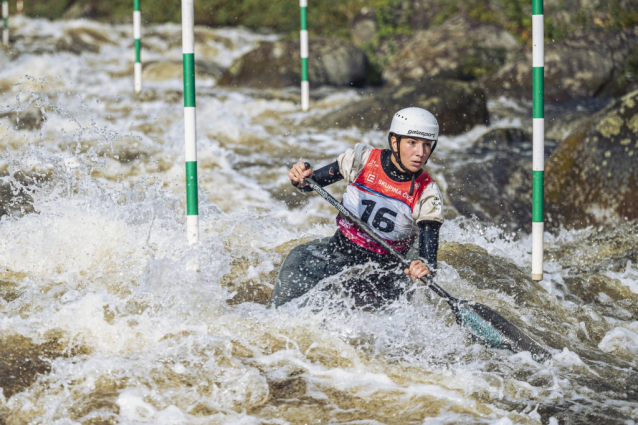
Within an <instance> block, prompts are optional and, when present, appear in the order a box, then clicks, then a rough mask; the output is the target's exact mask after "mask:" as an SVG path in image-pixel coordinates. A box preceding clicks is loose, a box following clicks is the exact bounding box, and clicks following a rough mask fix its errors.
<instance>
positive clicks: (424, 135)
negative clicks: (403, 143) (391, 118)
mask: <svg viewBox="0 0 638 425" xmlns="http://www.w3.org/2000/svg"><path fill="white" fill-rule="evenodd" d="M410 134H418V135H419V136H423V137H434V133H426V132H423V131H419V130H408V136H409V135H410Z"/></svg>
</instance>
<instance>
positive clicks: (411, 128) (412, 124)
mask: <svg viewBox="0 0 638 425" xmlns="http://www.w3.org/2000/svg"><path fill="white" fill-rule="evenodd" d="M393 133H394V134H396V135H397V136H413V137H419V138H421V139H427V140H434V141H436V140H439V123H438V121H437V120H436V118H435V117H434V115H432V114H431V113H430V112H428V111H426V110H425V109H423V108H405V109H401V110H400V111H399V112H397V113H396V114H394V117H393V118H392V124H391V125H390V134H393Z"/></svg>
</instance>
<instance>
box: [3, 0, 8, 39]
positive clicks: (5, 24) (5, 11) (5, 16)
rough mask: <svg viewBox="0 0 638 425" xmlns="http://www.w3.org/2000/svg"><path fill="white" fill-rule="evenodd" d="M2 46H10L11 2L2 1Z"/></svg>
mask: <svg viewBox="0 0 638 425" xmlns="http://www.w3.org/2000/svg"><path fill="white" fill-rule="evenodd" d="M2 44H4V45H5V46H8V45H9V0H2Z"/></svg>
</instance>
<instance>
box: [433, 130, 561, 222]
mask: <svg viewBox="0 0 638 425" xmlns="http://www.w3.org/2000/svg"><path fill="white" fill-rule="evenodd" d="M555 146H556V144H555V143H554V142H551V141H547V142H546V144H545V148H546V152H545V155H546V156H549V154H550V153H551V151H552V150H553V148H555ZM437 164H438V165H441V166H442V170H443V171H442V174H443V176H444V177H445V181H446V183H447V194H448V196H449V199H450V201H451V202H452V205H453V206H454V207H455V208H456V209H457V211H458V212H459V213H461V214H462V215H464V216H467V217H471V216H476V217H477V218H479V219H480V220H483V221H487V222H490V223H493V224H497V225H499V226H505V227H506V228H507V229H509V230H512V231H514V230H520V229H523V230H526V231H530V230H531V226H532V140H531V136H530V135H529V134H527V133H525V132H523V131H522V130H520V129H517V128H497V129H493V130H490V131H488V132H487V133H485V134H484V135H482V136H481V137H480V138H479V139H478V140H477V141H476V142H474V144H473V145H472V146H471V147H470V148H469V149H466V150H463V151H459V152H458V153H457V154H455V155H454V156H453V157H448V158H446V159H442V160H437Z"/></svg>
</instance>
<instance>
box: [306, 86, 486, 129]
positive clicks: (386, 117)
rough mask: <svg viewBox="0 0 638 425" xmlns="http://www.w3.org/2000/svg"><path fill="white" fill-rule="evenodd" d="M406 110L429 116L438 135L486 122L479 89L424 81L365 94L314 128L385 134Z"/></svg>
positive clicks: (322, 118)
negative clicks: (433, 118) (421, 110)
mask: <svg viewBox="0 0 638 425" xmlns="http://www.w3.org/2000/svg"><path fill="white" fill-rule="evenodd" d="M409 106H417V107H421V108H425V109H427V110H428V111H430V112H432V113H433V114H434V115H435V116H436V118H437V120H438V121H439V127H440V133H441V134H460V133H463V132H465V131H468V130H470V129H471V128H472V127H474V126H475V125H478V124H487V123H488V122H489V115H488V112H487V106H486V103H485V95H484V94H483V91H482V90H481V89H480V88H478V87H476V86H475V85H472V84H471V83H466V82H463V81H455V80H445V79H428V80H423V81H411V82H408V83H405V84H403V85H401V86H399V87H386V88H383V89H380V90H376V91H373V92H368V93H366V94H365V95H364V97H363V99H361V100H359V101H356V102H353V103H350V104H347V105H345V106H344V107H342V108H341V109H339V110H337V111H334V112H331V113H329V114H327V115H325V116H323V117H321V118H319V119H318V120H317V121H316V122H315V123H314V125H316V126H319V127H327V128H330V127H337V128H349V127H358V128H360V129H363V130H387V129H389V128H390V123H391V121H392V117H393V116H394V113H395V112H396V111H398V110H400V109H402V108H407V107H409Z"/></svg>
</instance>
